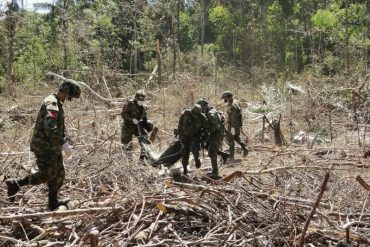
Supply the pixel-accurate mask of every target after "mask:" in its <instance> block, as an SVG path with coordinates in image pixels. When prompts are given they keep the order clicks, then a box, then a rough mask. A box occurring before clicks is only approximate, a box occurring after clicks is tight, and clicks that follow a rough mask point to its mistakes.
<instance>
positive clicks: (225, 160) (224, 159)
mask: <svg viewBox="0 0 370 247" xmlns="http://www.w3.org/2000/svg"><path fill="white" fill-rule="evenodd" d="M217 154H218V155H220V156H221V158H222V164H223V165H225V164H226V162H227V159H229V158H230V154H229V153H226V152H224V151H221V150H218V151H217Z"/></svg>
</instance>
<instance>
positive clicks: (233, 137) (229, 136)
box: [226, 127, 247, 158]
mask: <svg viewBox="0 0 370 247" xmlns="http://www.w3.org/2000/svg"><path fill="white" fill-rule="evenodd" d="M234 129H235V134H234V135H233V134H231V132H230V131H228V133H227V134H226V141H227V144H228V145H229V147H230V156H231V157H232V158H234V154H235V143H234V142H237V143H238V144H239V145H240V146H241V147H242V148H243V149H245V148H246V146H247V145H246V144H245V142H243V141H242V140H241V139H240V127H237V128H234Z"/></svg>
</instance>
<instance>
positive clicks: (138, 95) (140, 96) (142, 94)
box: [135, 90, 146, 101]
mask: <svg viewBox="0 0 370 247" xmlns="http://www.w3.org/2000/svg"><path fill="white" fill-rule="evenodd" d="M145 97H146V93H145V92H144V90H138V91H136V93H135V99H136V100H140V101H144V100H145Z"/></svg>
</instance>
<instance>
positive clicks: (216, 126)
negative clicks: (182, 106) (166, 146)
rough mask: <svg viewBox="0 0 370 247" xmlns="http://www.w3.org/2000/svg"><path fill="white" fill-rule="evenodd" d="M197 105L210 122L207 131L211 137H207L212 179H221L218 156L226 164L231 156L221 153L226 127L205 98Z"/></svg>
mask: <svg viewBox="0 0 370 247" xmlns="http://www.w3.org/2000/svg"><path fill="white" fill-rule="evenodd" d="M197 104H199V105H201V106H202V109H203V112H204V113H205V114H206V117H207V120H208V128H207V131H208V133H209V136H208V137H207V146H208V156H209V158H210V159H211V164H212V172H211V173H210V174H208V175H210V176H211V177H212V178H215V179H220V178H221V177H220V175H219V171H218V165H217V155H220V156H221V157H222V159H223V162H224V163H226V161H227V159H228V157H229V154H228V153H226V152H223V151H221V147H222V142H223V140H224V136H225V126H224V122H223V117H222V116H221V114H220V113H219V112H217V110H216V109H214V108H213V107H211V106H209V104H208V101H207V100H206V99H204V98H202V99H200V100H198V102H197Z"/></svg>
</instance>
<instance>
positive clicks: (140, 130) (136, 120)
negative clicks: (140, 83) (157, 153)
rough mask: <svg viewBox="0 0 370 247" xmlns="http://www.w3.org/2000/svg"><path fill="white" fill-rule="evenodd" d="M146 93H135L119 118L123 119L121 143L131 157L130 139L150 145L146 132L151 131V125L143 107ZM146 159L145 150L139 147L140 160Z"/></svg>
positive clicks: (140, 91) (141, 91)
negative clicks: (134, 138)
mask: <svg viewBox="0 0 370 247" xmlns="http://www.w3.org/2000/svg"><path fill="white" fill-rule="evenodd" d="M145 97H146V93H145V92H144V91H143V90H139V91H137V92H136V94H135V97H134V98H133V99H131V100H130V101H128V102H127V103H126V104H125V105H124V106H123V107H122V112H121V116H122V118H123V125H122V135H121V142H122V144H123V145H124V148H125V150H126V151H127V152H128V155H129V156H130V157H131V152H132V137H133V135H135V136H136V137H138V140H139V143H140V144H142V143H145V144H150V141H149V139H148V132H150V131H152V129H153V124H152V123H151V122H150V121H148V119H147V115H146V109H145V107H144V106H143V105H144V101H145ZM144 158H146V154H145V150H144V148H143V146H141V154H140V160H144Z"/></svg>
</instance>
